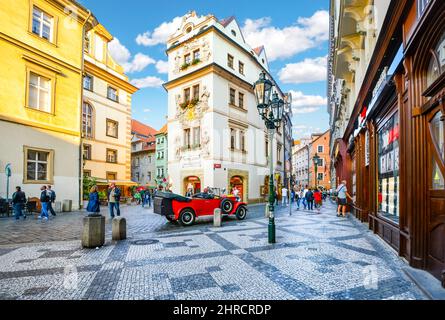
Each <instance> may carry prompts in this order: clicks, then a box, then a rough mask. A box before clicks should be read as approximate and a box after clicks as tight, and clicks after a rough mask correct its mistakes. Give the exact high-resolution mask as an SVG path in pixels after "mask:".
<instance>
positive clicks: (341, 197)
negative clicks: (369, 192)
mask: <svg viewBox="0 0 445 320" xmlns="http://www.w3.org/2000/svg"><path fill="white" fill-rule="evenodd" d="M347 198H349V199H351V200H352V201H354V200H353V199H352V197H351V196H350V195H349V193H348V189H347V187H346V180H342V182H341V184H340V185H339V186H338V188H337V202H338V208H337V217H341V216H342V215H343V217H346V205H347Z"/></svg>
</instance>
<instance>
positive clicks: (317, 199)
mask: <svg viewBox="0 0 445 320" xmlns="http://www.w3.org/2000/svg"><path fill="white" fill-rule="evenodd" d="M322 197H323V195H322V194H321V192H320V190H318V189H315V191H314V200H315V208H317V211H318V213H320V208H321V205H322V204H323V200H322Z"/></svg>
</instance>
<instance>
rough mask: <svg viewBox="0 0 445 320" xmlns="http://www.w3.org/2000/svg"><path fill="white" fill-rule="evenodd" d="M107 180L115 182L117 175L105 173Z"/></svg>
mask: <svg viewBox="0 0 445 320" xmlns="http://www.w3.org/2000/svg"><path fill="white" fill-rule="evenodd" d="M107 180H117V173H116V172H108V171H107Z"/></svg>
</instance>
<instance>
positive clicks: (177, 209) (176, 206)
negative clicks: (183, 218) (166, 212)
mask: <svg viewBox="0 0 445 320" xmlns="http://www.w3.org/2000/svg"><path fill="white" fill-rule="evenodd" d="M190 204H192V202H179V201H173V213H174V214H175V219H176V220H178V219H179V215H180V214H181V211H182V210H184V209H191V210H192V211H193V212H194V213H195V215H196V210H195V208H193V206H191V205H190Z"/></svg>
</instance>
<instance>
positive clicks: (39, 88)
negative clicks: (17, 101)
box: [28, 72, 51, 112]
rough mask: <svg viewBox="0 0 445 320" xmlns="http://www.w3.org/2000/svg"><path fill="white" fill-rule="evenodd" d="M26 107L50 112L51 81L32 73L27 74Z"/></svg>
mask: <svg viewBox="0 0 445 320" xmlns="http://www.w3.org/2000/svg"><path fill="white" fill-rule="evenodd" d="M28 107H30V108H32V109H36V110H40V111H44V112H51V80H50V79H49V78H45V77H42V76H40V75H38V74H36V73H34V72H30V73H29V92H28Z"/></svg>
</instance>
